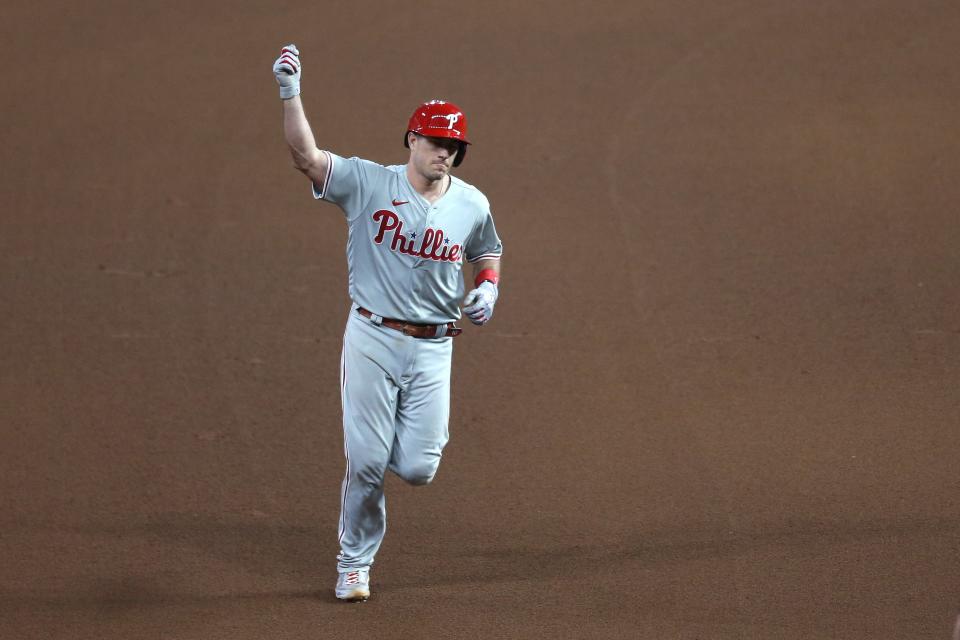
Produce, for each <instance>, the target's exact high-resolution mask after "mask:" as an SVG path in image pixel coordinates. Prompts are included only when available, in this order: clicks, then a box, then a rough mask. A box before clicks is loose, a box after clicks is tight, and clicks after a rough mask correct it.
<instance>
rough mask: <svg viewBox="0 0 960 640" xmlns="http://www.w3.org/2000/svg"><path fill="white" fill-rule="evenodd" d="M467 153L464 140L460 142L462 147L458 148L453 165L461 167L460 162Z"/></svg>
mask: <svg viewBox="0 0 960 640" xmlns="http://www.w3.org/2000/svg"><path fill="white" fill-rule="evenodd" d="M466 155H467V145H466V144H464V143H463V142H461V143H460V148H459V149H458V150H457V157H456V158H454V159H453V166H455V167H459V166H460V163H461V162H463V159H464V158H465V157H466Z"/></svg>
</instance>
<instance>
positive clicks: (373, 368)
mask: <svg viewBox="0 0 960 640" xmlns="http://www.w3.org/2000/svg"><path fill="white" fill-rule="evenodd" d="M387 331H389V330H387V329H382V328H379V327H374V326H372V325H370V324H369V323H368V322H367V321H366V319H364V318H363V317H362V316H359V315H358V314H356V313H355V312H351V314H350V319H349V320H348V321H347V329H346V332H345V334H344V341H343V356H342V359H341V370H340V376H341V378H340V387H341V398H342V403H343V440H344V455H345V457H346V461H347V469H346V473H345V475H344V479H343V484H342V487H341V504H340V525H339V540H340V556H339V558H338V560H339V562H338V568H339V569H340V570H341V571H345V570H347V569H351V568H356V567H363V566H367V565H370V564H372V563H373V560H374V557H375V556H376V553H377V550H378V549H379V548H380V544H381V542H382V541H383V536H384V533H385V532H386V506H385V500H384V495H383V481H384V474H385V472H386V468H387V465H388V463H389V460H390V452H391V450H392V448H393V443H394V440H395V437H396V429H395V415H396V410H397V400H398V392H399V388H398V386H397V384H396V382H395V380H394V377H393V375H391V372H390V369H391V367H392V366H394V365H395V360H396V359H397V358H398V353H397V349H396V347H397V344H395V338H394V336H390V335H389V334H388V333H386V332H387ZM398 335H399V334H398Z"/></svg>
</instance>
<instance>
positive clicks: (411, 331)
mask: <svg viewBox="0 0 960 640" xmlns="http://www.w3.org/2000/svg"><path fill="white" fill-rule="evenodd" d="M357 313H359V314H360V315H362V316H363V317H365V318H370V319H371V320H373V321H374V324H380V325H383V326H384V327H389V328H390V329H393V330H395V331H399V332H400V333H402V334H403V335H405V336H411V337H414V338H445V337H450V338H455V337H457V336H458V335H460V334H461V333H463V329H461V328H460V327H458V326H457V325H455V324H454V323H452V322H448V323H447V324H416V323H413V322H404V321H403V320H394V319H393V318H380V316H378V315H377V314H375V313H373V312H371V311H367V310H366V309H364V308H363V307H357ZM377 318H380V321H379V322H377Z"/></svg>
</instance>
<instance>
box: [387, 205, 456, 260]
mask: <svg viewBox="0 0 960 640" xmlns="http://www.w3.org/2000/svg"><path fill="white" fill-rule="evenodd" d="M373 221H374V222H378V223H380V229H379V230H378V231H377V235H376V237H374V239H373V241H374V242H376V243H377V244H381V243H382V242H383V237H384V236H385V235H386V234H387V231H393V237H392V238H391V240H390V250H391V251H396V252H398V253H405V254H407V255H408V256H416V257H419V258H425V259H427V260H436V261H437V262H460V253H461V248H460V245H459V244H455V245H452V246H451V245H450V239H449V238H444V236H443V229H431V228H430V227H427V228H426V230H425V231H424V232H423V238H422V240H421V241H420V248H419V249H417V248H415V247H414V239H415V237H416V234H415V233H413V234H411V237H410V238H409V239H408V238H406V237H405V236H404V235H403V220H401V219H400V216H398V215H397V214H396V213H394V212H393V211H390V210H388V209H381V210H380V211H377V212H375V213H374V214H373Z"/></svg>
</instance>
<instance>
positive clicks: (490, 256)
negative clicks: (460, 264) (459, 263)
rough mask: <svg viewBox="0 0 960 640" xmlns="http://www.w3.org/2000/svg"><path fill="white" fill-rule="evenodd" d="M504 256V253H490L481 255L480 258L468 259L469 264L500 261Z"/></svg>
mask: <svg viewBox="0 0 960 640" xmlns="http://www.w3.org/2000/svg"><path fill="white" fill-rule="evenodd" d="M502 255H503V251H488V252H487V253H481V254H480V255H478V256H473V257H472V258H467V262H470V263H473V262H479V261H480V260H488V259H489V260H499V259H500V257H501V256H502Z"/></svg>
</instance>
